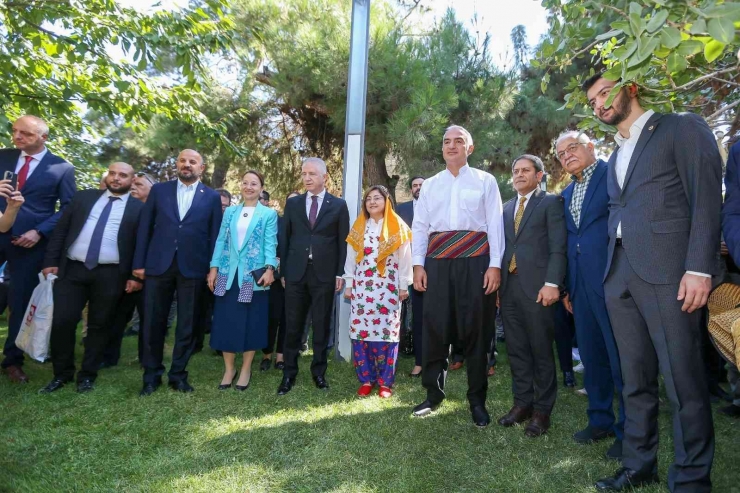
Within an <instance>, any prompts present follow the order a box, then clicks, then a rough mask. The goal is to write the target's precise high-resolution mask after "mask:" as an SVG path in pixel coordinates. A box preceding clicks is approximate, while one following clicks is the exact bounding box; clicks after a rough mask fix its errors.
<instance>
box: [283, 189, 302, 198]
mask: <svg viewBox="0 0 740 493" xmlns="http://www.w3.org/2000/svg"><path fill="white" fill-rule="evenodd" d="M293 194H296V195H300V194H301V193H300V192H298V191H296V190H293V191H292V192H290V193H289V194H288V195H286V196H285V200H288V199H289V198H290V196H291V195H293Z"/></svg>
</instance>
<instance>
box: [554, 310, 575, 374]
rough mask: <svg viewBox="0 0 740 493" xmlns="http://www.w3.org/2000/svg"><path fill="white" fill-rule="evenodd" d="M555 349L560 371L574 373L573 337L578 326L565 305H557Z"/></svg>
mask: <svg viewBox="0 0 740 493" xmlns="http://www.w3.org/2000/svg"><path fill="white" fill-rule="evenodd" d="M554 316H555V348H556V349H557V352H558V362H559V363H560V371H563V372H565V371H573V336H575V334H576V325H575V323H574V321H573V315H571V314H570V313H568V310H566V309H565V306H564V305H563V303H561V302H558V303H555V313H554Z"/></svg>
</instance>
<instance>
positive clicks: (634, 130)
mask: <svg viewBox="0 0 740 493" xmlns="http://www.w3.org/2000/svg"><path fill="white" fill-rule="evenodd" d="M654 114H655V112H654V111H653V110H648V111H646V112H645V113H643V114H642V115H641V116H640V118H638V119H637V120H635V122H634V123H633V124H632V126H631V127H630V136H629V137H628V138H624V137H623V136H622V134H620V133H619V132H617V133H616V134H615V135H614V140H615V141H616V142H617V145H618V146H619V151H618V153H617V162H616V168H615V171H616V174H617V183H619V188H623V187H624V180H625V178H626V177H627V168H629V165H630V160H632V153H634V152H635V147H636V146H637V141H638V140H640V135H641V134H642V129H643V128H644V127H645V124H647V121H648V120H649V119H650V117H651V116H653V115H654ZM621 237H622V223H621V222H620V223H619V224H618V225H617V238H621ZM686 273H687V274H693V275H695V276H701V277H712V276H711V275H710V274H704V273H702V272H694V271H686Z"/></svg>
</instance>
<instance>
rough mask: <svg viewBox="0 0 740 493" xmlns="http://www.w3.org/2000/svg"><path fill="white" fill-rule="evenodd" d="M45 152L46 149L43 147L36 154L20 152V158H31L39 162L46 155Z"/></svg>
mask: <svg viewBox="0 0 740 493" xmlns="http://www.w3.org/2000/svg"><path fill="white" fill-rule="evenodd" d="M46 152H47V150H46V147H44V148H43V149H42V150H41V152H38V153H36V154H29V153H27V152H26V151H21V157H22V158H23V157H26V156H31V157H32V158H34V159H35V160H36V161H39V162H40V161H41V160H42V159H43V158H44V156H45V155H46Z"/></svg>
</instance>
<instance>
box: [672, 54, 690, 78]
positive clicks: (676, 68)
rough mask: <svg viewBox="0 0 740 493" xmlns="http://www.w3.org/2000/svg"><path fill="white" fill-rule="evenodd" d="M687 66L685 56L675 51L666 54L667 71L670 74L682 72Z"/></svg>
mask: <svg viewBox="0 0 740 493" xmlns="http://www.w3.org/2000/svg"><path fill="white" fill-rule="evenodd" d="M688 66H689V63H688V62H687V61H686V58H684V57H682V56H681V55H679V54H678V53H676V52H673V53H671V54H670V55H668V71H669V72H670V73H672V74H675V73H678V72H683V71H684V70H686V68H687V67H688Z"/></svg>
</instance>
